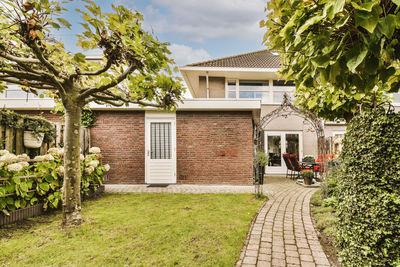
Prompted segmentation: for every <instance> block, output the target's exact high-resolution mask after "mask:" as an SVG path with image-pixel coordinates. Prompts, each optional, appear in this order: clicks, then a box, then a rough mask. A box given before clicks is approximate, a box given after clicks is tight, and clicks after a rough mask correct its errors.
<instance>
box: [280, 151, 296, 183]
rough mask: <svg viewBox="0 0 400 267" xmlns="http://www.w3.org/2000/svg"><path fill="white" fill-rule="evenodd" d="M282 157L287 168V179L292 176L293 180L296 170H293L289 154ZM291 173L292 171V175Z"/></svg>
mask: <svg viewBox="0 0 400 267" xmlns="http://www.w3.org/2000/svg"><path fill="white" fill-rule="evenodd" d="M282 156H283V160H284V161H285V164H286V168H287V169H286V178H288V177H289V176H290V179H292V176H293V172H294V168H293V165H292V163H291V162H290V159H289V154H283V155H282ZM289 171H290V174H289Z"/></svg>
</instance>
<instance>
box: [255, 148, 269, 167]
mask: <svg viewBox="0 0 400 267" xmlns="http://www.w3.org/2000/svg"><path fill="white" fill-rule="evenodd" d="M268 161H269V159H268V157H267V155H266V154H265V152H263V151H258V152H257V154H256V162H257V163H258V164H260V166H262V167H265V166H267V164H268Z"/></svg>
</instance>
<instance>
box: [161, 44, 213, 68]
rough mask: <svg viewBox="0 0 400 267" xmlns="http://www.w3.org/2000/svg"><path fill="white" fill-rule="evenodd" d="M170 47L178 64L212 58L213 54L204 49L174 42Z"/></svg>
mask: <svg viewBox="0 0 400 267" xmlns="http://www.w3.org/2000/svg"><path fill="white" fill-rule="evenodd" d="M168 48H169V50H170V51H171V52H172V55H171V57H172V58H173V59H174V60H175V62H176V64H177V65H178V66H183V65H187V64H190V63H195V62H200V61H204V60H208V59H211V56H210V55H209V54H208V52H207V51H206V50H204V49H193V48H192V47H190V46H187V45H180V44H172V45H170V46H169V47H168Z"/></svg>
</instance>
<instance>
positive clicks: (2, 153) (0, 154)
mask: <svg viewBox="0 0 400 267" xmlns="http://www.w3.org/2000/svg"><path fill="white" fill-rule="evenodd" d="M7 154H10V152H8V150H6V149H3V150H0V156H4V155H7Z"/></svg>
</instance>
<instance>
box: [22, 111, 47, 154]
mask: <svg viewBox="0 0 400 267" xmlns="http://www.w3.org/2000/svg"><path fill="white" fill-rule="evenodd" d="M23 129H24V146H25V147H27V148H39V147H41V146H42V143H43V139H44V136H45V132H46V130H47V129H46V127H45V125H44V124H43V123H41V121H40V120H38V119H34V118H33V117H32V118H26V119H25V121H24V125H23Z"/></svg>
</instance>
